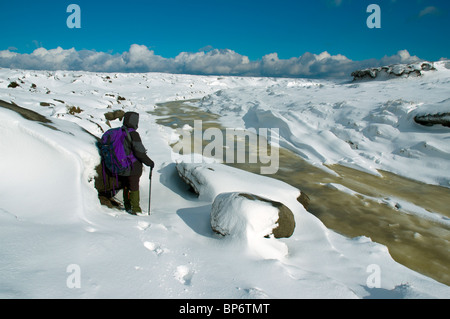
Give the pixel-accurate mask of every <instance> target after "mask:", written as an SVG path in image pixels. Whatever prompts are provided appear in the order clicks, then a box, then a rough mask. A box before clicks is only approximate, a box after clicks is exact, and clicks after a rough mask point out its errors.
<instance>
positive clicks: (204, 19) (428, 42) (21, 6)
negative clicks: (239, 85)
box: [0, 0, 450, 61]
mask: <svg viewBox="0 0 450 319" xmlns="http://www.w3.org/2000/svg"><path fill="white" fill-rule="evenodd" d="M72 3H74V4H78V5H79V6H80V8H81V29H69V28H68V27H67V25H66V20H67V17H68V16H69V15H70V13H67V12H66V9H67V6H68V5H69V4H72ZM372 3H375V4H378V5H379V6H380V8H381V29H369V28H368V27H367V25H366V19H367V17H368V16H369V15H370V14H369V13H367V12H366V9H367V6H368V5H369V4H372ZM0 29H1V30H3V31H2V36H1V37H0V51H1V50H9V51H11V52H15V53H20V54H30V53H32V52H33V51H34V50H35V49H36V48H38V47H43V48H46V49H48V50H50V49H55V48H57V47H61V48H63V49H71V48H74V49H75V50H77V51H80V50H89V51H96V52H105V53H108V54H121V53H123V52H126V51H128V50H129V49H130V46H131V45H133V44H139V45H144V46H146V47H147V48H148V49H149V50H152V51H154V53H155V54H156V55H158V56H162V57H164V58H174V57H176V56H177V55H178V54H179V53H180V52H199V50H202V49H205V48H210V49H211V48H215V49H229V50H233V51H234V52H237V53H238V54H240V55H243V56H247V57H248V58H249V59H250V60H252V61H253V60H260V59H261V58H262V57H263V56H265V55H268V54H271V53H277V54H278V57H279V58H280V59H289V58H291V57H300V56H302V55H303V54H304V53H305V52H310V53H313V54H320V53H322V52H324V51H327V52H328V53H330V54H331V55H338V54H340V55H344V56H345V57H347V58H348V59H351V60H353V61H361V60H367V59H381V58H383V57H384V56H391V55H395V54H397V52H398V51H400V50H407V51H408V52H409V54H411V55H412V56H417V57H419V58H421V59H425V60H438V59H440V58H442V57H446V58H450V41H448V39H447V38H448V36H446V34H447V35H448V32H449V31H450V1H448V0H310V1H302V0H259V1H254V0H252V1H248V0H146V1H144V0H127V1H93V0H89V1H86V0H70V1H63V0H55V1H49V0H40V1H29V0H22V1H1V3H0Z"/></svg>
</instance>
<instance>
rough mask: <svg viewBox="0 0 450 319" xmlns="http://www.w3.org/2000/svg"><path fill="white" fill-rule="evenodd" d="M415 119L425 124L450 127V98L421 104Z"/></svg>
mask: <svg viewBox="0 0 450 319" xmlns="http://www.w3.org/2000/svg"><path fill="white" fill-rule="evenodd" d="M414 121H415V122H416V123H418V124H421V125H425V126H432V125H439V124H440V125H442V126H447V127H450V99H446V100H443V101H441V102H439V103H437V104H431V105H423V106H421V107H420V108H418V109H417V110H416V112H415V116H414Z"/></svg>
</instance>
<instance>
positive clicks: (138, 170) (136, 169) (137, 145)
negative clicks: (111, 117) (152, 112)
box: [123, 112, 155, 176]
mask: <svg viewBox="0 0 450 319" xmlns="http://www.w3.org/2000/svg"><path fill="white" fill-rule="evenodd" d="M138 125H139V114H138V113H136V112H127V113H125V115H124V118H123V126H124V127H126V128H133V129H135V130H137V128H138ZM130 137H131V143H130V144H129V145H128V146H129V148H130V150H131V151H132V152H133V154H134V156H135V157H136V159H137V161H136V162H135V163H134V164H133V168H132V169H131V172H130V176H136V175H139V176H140V175H141V174H142V164H145V165H146V166H150V167H151V168H153V167H154V166H155V163H154V162H153V161H152V160H151V159H150V157H148V156H147V150H146V149H145V147H144V144H142V140H141V137H140V135H139V133H138V132H137V131H131V132H130Z"/></svg>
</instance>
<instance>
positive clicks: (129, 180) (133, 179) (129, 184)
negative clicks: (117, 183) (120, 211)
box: [120, 175, 141, 192]
mask: <svg viewBox="0 0 450 319" xmlns="http://www.w3.org/2000/svg"><path fill="white" fill-rule="evenodd" d="M140 178H141V176H140V175H133V176H122V177H120V180H121V182H122V185H123V186H124V187H126V188H128V190H130V191H132V192H134V191H138V190H139V180H140Z"/></svg>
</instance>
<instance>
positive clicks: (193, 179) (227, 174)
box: [177, 162, 301, 207]
mask: <svg viewBox="0 0 450 319" xmlns="http://www.w3.org/2000/svg"><path fill="white" fill-rule="evenodd" d="M177 171H178V174H179V176H180V177H181V179H183V180H184V181H185V182H186V183H187V184H188V185H190V186H191V187H192V188H193V190H194V191H195V193H197V194H198V195H199V198H200V199H202V200H205V201H210V202H213V201H214V199H215V198H216V196H217V195H219V194H221V193H230V192H243V193H251V194H254V195H257V196H260V197H264V198H267V199H270V200H273V201H277V202H281V203H283V204H285V205H286V206H288V207H289V205H292V203H294V204H295V205H297V204H298V200H297V199H298V198H300V196H301V191H300V190H298V189H297V188H295V187H293V186H291V185H288V184H286V183H284V182H282V181H279V180H276V179H273V178H270V177H267V176H262V175H256V174H253V173H250V172H246V171H243V170H240V169H237V168H233V167H230V166H226V165H224V164H220V163H206V162H204V163H186V162H179V163H177Z"/></svg>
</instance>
